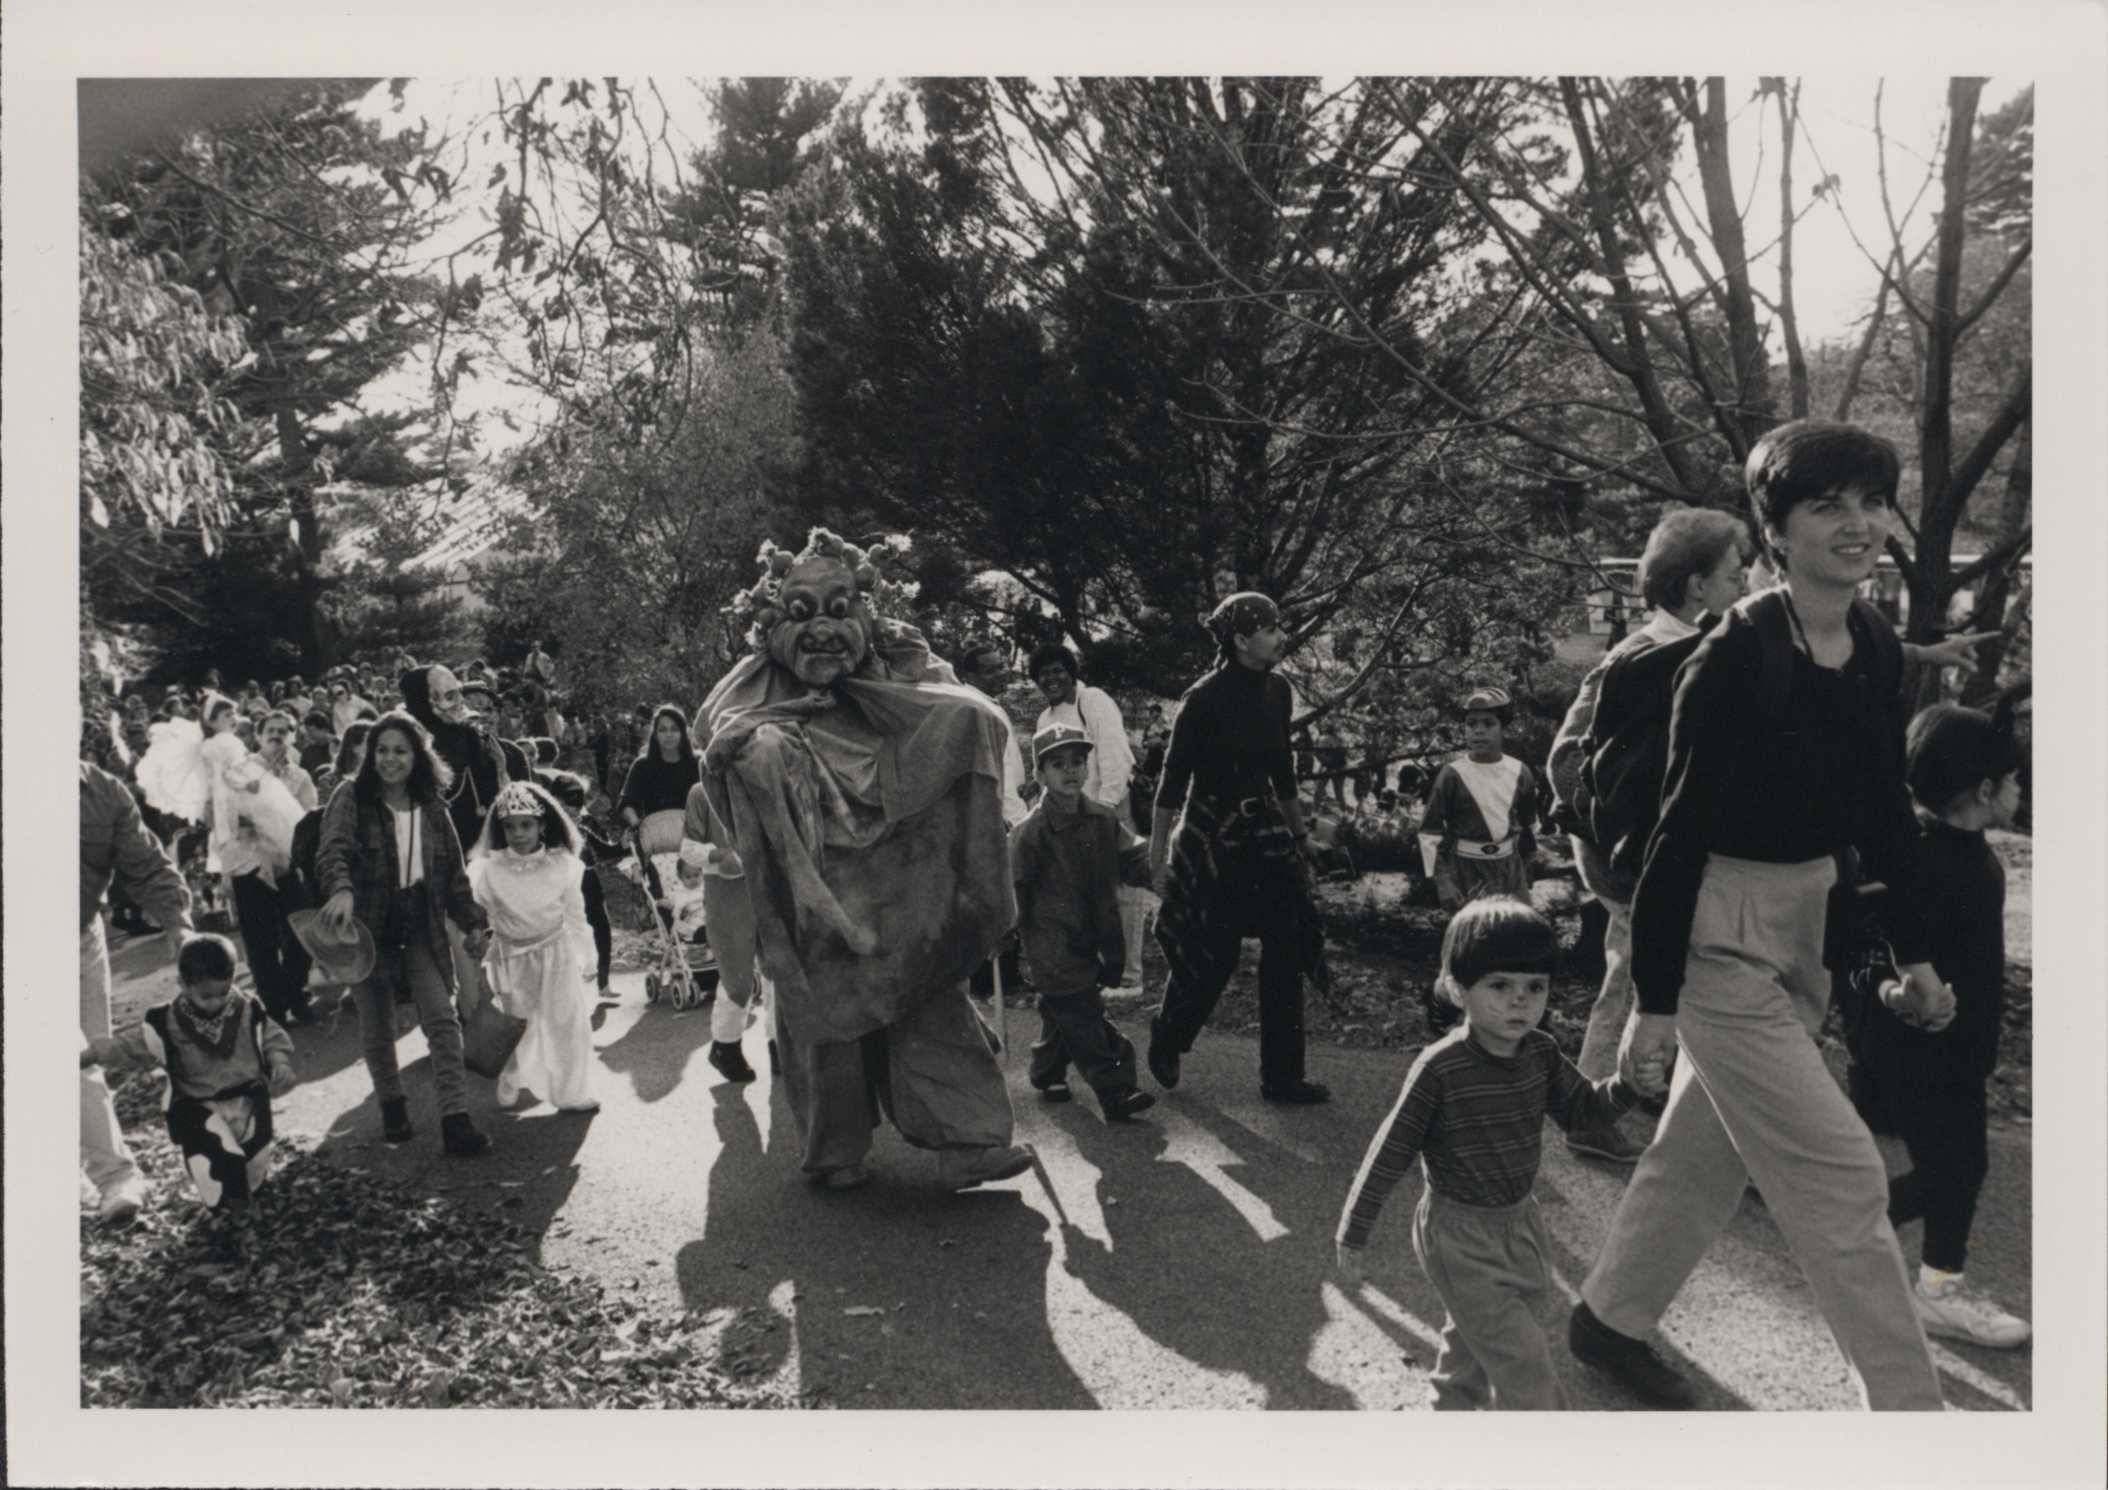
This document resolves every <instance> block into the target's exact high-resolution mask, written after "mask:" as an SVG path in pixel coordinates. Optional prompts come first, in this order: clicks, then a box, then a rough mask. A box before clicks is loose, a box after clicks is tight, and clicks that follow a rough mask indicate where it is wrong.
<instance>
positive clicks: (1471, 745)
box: [1420, 688, 1537, 911]
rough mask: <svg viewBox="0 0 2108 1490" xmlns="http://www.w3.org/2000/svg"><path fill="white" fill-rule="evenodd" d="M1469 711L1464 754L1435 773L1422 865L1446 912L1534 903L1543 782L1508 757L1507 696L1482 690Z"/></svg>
mask: <svg viewBox="0 0 2108 1490" xmlns="http://www.w3.org/2000/svg"><path fill="white" fill-rule="evenodd" d="M1462 712H1463V715H1464V747H1465V748H1464V754H1462V755H1460V756H1458V757H1457V758H1456V759H1455V760H1453V761H1451V762H1449V764H1447V765H1445V766H1444V767H1442V769H1441V770H1440V771H1438V772H1437V773H1435V781H1434V785H1433V786H1432V787H1430V788H1429V789H1428V793H1427V811H1426V812H1425V813H1423V814H1422V815H1421V818H1420V848H1421V853H1422V855H1423V856H1424V857H1423V862H1424V863H1425V864H1426V866H1427V872H1428V875H1429V876H1430V877H1431V878H1432V879H1433V880H1434V882H1435V893H1436V895H1437V896H1439V897H1440V898H1441V901H1442V908H1443V909H1444V910H1446V911H1455V910H1456V909H1458V908H1459V907H1460V906H1462V905H1463V904H1464V902H1465V901H1467V900H1473V899H1476V898H1477V897H1478V896H1481V895H1513V896H1515V897H1516V898H1517V899H1518V900H1522V901H1528V900H1529V898H1530V856H1531V855H1532V854H1534V853H1536V852H1537V839H1536V836H1535V835H1534V834H1533V833H1531V831H1530V824H1531V823H1533V822H1535V821H1536V819H1537V780H1536V777H1535V776H1534V775H1533V774H1532V773H1531V772H1530V771H1529V770H1528V769H1527V768H1526V767H1525V766H1524V765H1523V763H1522V762H1521V761H1519V760H1517V759H1516V758H1515V757H1514V756H1512V755H1505V754H1503V753H1502V751H1501V732H1502V731H1503V730H1504V729H1505V728H1506V727H1507V725H1508V723H1509V721H1510V720H1511V719H1512V718H1513V717H1514V712H1515V710H1514V705H1513V704H1512V703H1511V702H1510V700H1509V698H1508V695H1507V693H1506V691H1505V690H1503V689H1499V688H1481V689H1478V690H1476V691H1475V692H1473V693H1472V694H1471V695H1470V696H1469V697H1467V698H1466V699H1465V700H1464V707H1463V711H1462Z"/></svg>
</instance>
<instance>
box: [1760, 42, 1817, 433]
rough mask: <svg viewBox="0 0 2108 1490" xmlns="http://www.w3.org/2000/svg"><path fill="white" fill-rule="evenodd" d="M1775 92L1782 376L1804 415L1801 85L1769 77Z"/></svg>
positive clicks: (1797, 414)
mask: <svg viewBox="0 0 2108 1490" xmlns="http://www.w3.org/2000/svg"><path fill="white" fill-rule="evenodd" d="M1770 82H1771V83H1772V85H1773V86H1774V87H1775V88H1776V89H1777V91H1778V96H1779V334H1780V335H1781V336H1783V337H1784V338H1785V341H1786V380H1787V385H1788V389H1789V398H1790V400H1791V402H1790V403H1789V405H1788V408H1789V409H1790V410H1791V412H1792V417H1793V418H1795V419H1806V418H1807V417H1808V414H1809V409H1808V359H1807V357H1806V355H1804V354H1803V352H1802V350H1801V327H1800V320H1799V317H1798V316H1797V315H1796V314H1795V313H1794V308H1793V137H1794V135H1795V134H1797V133H1798V132H1799V130H1800V123H1801V85H1800V83H1799V82H1797V81H1796V82H1795V83H1794V85H1793V87H1792V88H1791V89H1790V90H1789V89H1788V88H1787V86H1786V80H1785V79H1784V78H1773V79H1771V80H1770Z"/></svg>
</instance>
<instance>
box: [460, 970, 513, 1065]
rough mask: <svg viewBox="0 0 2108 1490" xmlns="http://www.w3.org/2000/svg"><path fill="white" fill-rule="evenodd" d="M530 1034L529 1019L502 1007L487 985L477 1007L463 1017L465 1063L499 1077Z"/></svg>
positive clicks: (462, 1036) (462, 1053)
mask: <svg viewBox="0 0 2108 1490" xmlns="http://www.w3.org/2000/svg"><path fill="white" fill-rule="evenodd" d="M526 1034H527V1021H526V1020H524V1019H520V1018H517V1017H516V1016H514V1015H511V1014H507V1013H506V1012H505V1011H504V1010H503V1009H500V1008H499V1007H498V1001H497V1000H496V999H495V998H493V997H491V995H490V992H489V990H488V989H486V990H485V991H484V994H483V997H482V998H480V999H478V1000H477V1001H476V1007H475V1008H474V1009H472V1010H470V1011H469V1012H468V1013H467V1014H466V1015H464V1016H463V1017H462V1020H461V1063H462V1064H463V1065H465V1066H467V1067H468V1068H469V1070H471V1071H473V1072H475V1073H476V1074H477V1075H478V1076H487V1077H490V1078H491V1079H492V1080H496V1079H497V1077H498V1076H499V1075H500V1074H501V1073H502V1072H503V1071H504V1070H505V1063H506V1062H507V1061H509V1060H511V1059H512V1053H513V1051H514V1050H516V1049H517V1048H518V1047H519V1043H520V1041H521V1040H522V1039H523V1038H524V1037H525V1036H526Z"/></svg>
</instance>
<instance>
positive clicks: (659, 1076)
mask: <svg viewBox="0 0 2108 1490" xmlns="http://www.w3.org/2000/svg"><path fill="white" fill-rule="evenodd" d="M632 997H634V995H632ZM610 1007H611V1006H609V1005H605V1004H603V1005H600V1006H597V1007H596V1008H595V1009H594V1011H593V1028H594V1030H595V1031H598V1030H599V1029H600V1027H601V1026H602V1025H603V1024H605V1023H606V1022H607V1017H608V1009H609V1008H610ZM709 1043H710V1010H709V1009H708V1008H707V1007H706V1008H701V1009H688V1010H685V1011H683V1012H680V1013H675V1012H674V1011H673V1010H672V1009H671V1008H668V1007H667V1006H666V1005H665V1004H654V1005H652V1006H651V1007H650V1008H648V1009H646V1010H645V1011H644V1012H643V1014H642V1015H640V1016H639V1017H638V1019H637V1021H636V1022H635V1023H634V1024H632V1025H631V1026H630V1027H629V1028H628V1029H627V1030H625V1031H624V1032H623V1033H622V1035H621V1037H620V1038H619V1039H617V1040H615V1041H613V1042H611V1043H610V1044H607V1045H602V1046H599V1047H598V1048H597V1049H596V1050H595V1052H594V1059H596V1060H597V1061H598V1062H599V1063H600V1065H601V1066H603V1067H605V1068H606V1069H607V1071H608V1072H609V1074H610V1075H612V1076H617V1077H626V1078H627V1079H628V1081H629V1084H630V1088H631V1090H633V1091H634V1092H635V1093H636V1094H637V1099H638V1100H639V1101H640V1102H657V1101H661V1100H662V1099H664V1098H665V1097H667V1096H669V1095H671V1094H672V1092H673V1090H674V1088H675V1087H677V1086H679V1085H680V1084H681V1078H682V1076H683V1075H684V1074H685V1073H686V1071H687V1069H688V1058H689V1057H690V1056H691V1055H693V1054H694V1053H695V1052H696V1051H697V1050H699V1049H701V1048H702V1047H703V1046H705V1045H708V1044H709ZM713 1074H714V1073H713Z"/></svg>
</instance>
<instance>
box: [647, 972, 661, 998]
mask: <svg viewBox="0 0 2108 1490" xmlns="http://www.w3.org/2000/svg"><path fill="white" fill-rule="evenodd" d="M658 1001H659V975H658V974H657V973H646V974H645V975H644V1002H646V1003H647V1004H656V1003H657V1002H658Z"/></svg>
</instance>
